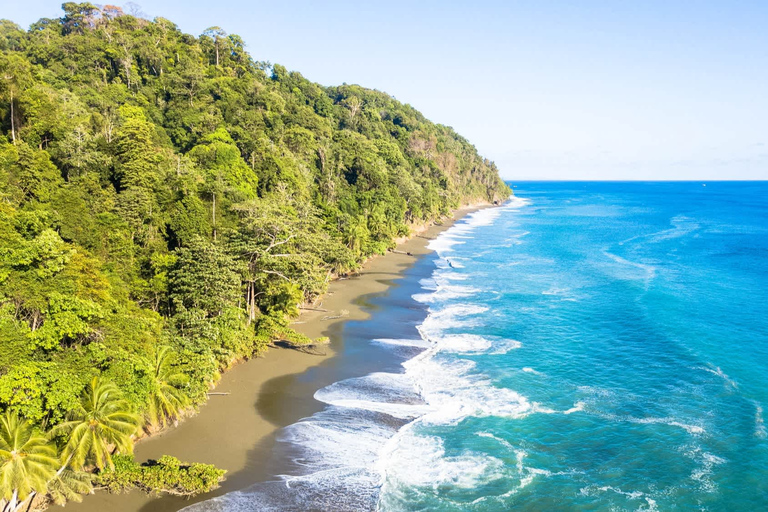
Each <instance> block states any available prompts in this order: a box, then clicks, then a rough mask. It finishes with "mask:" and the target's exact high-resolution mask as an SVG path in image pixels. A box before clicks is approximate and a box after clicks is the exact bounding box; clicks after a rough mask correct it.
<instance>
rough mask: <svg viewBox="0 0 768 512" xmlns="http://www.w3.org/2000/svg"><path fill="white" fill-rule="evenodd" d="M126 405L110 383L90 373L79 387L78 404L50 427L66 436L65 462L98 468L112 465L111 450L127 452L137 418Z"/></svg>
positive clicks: (77, 465) (77, 466)
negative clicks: (88, 377) (90, 376)
mask: <svg viewBox="0 0 768 512" xmlns="http://www.w3.org/2000/svg"><path fill="white" fill-rule="evenodd" d="M130 409H131V408H130V405H129V404H128V402H127V401H126V400H125V399H123V396H122V393H121V392H120V390H119V389H118V387H117V386H116V385H115V384H114V383H112V382H105V381H101V380H99V378H98V377H94V378H93V380H91V382H90V383H89V384H88V386H86V388H85V389H84V390H83V393H82V395H81V396H80V404H79V405H78V407H77V408H76V409H74V410H73V411H71V412H70V414H69V415H68V419H67V421H65V422H64V423H61V424H60V425H58V426H56V427H55V428H54V429H53V431H52V432H53V434H54V435H56V436H60V435H63V436H65V437H66V444H65V446H64V450H63V452H62V455H63V457H64V459H65V461H67V462H66V464H65V465H67V466H69V467H72V468H75V469H78V468H81V467H83V466H85V465H86V464H88V463H93V464H94V465H96V467H98V468H100V469H102V468H105V467H107V466H109V467H112V466H113V462H112V454H113V453H114V452H117V453H131V452H132V451H133V441H132V436H133V434H135V433H136V429H137V428H138V426H139V418H138V416H137V415H136V414H134V413H132V412H131V410H130Z"/></svg>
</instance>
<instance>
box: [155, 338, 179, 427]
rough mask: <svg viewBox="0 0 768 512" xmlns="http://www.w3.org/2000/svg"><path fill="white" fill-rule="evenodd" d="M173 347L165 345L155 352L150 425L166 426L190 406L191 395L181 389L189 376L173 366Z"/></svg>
mask: <svg viewBox="0 0 768 512" xmlns="http://www.w3.org/2000/svg"><path fill="white" fill-rule="evenodd" d="M173 363H174V357H173V351H172V349H171V347H168V346H163V347H160V348H159V349H157V351H156V352H155V359H154V366H153V374H152V377H153V381H154V382H153V389H152V395H151V396H150V402H149V408H148V409H147V412H146V420H147V423H149V424H150V425H160V426H161V427H165V426H166V424H167V422H168V421H175V420H176V418H178V417H179V415H180V414H181V412H182V411H183V410H184V409H185V408H186V407H187V406H189V397H187V395H185V394H184V392H183V391H182V390H181V389H179V386H181V385H183V384H185V383H186V381H187V379H188V377H187V376H186V375H185V374H184V373H182V372H180V371H178V370H177V369H176V368H174V367H173Z"/></svg>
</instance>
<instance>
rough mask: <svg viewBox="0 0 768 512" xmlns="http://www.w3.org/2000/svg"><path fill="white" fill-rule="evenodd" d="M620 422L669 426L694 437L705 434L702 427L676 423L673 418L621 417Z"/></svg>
mask: <svg viewBox="0 0 768 512" xmlns="http://www.w3.org/2000/svg"><path fill="white" fill-rule="evenodd" d="M619 419H621V420H622V421H628V422H630V423H639V424H651V425H655V424H661V425H669V426H671V427H679V428H682V429H683V430H685V431H686V432H688V433H689V434H694V435H701V434H704V433H706V430H705V429H704V427H701V426H699V425H691V424H689V423H683V422H681V421H678V420H676V419H674V418H634V417H632V416H623V417H619Z"/></svg>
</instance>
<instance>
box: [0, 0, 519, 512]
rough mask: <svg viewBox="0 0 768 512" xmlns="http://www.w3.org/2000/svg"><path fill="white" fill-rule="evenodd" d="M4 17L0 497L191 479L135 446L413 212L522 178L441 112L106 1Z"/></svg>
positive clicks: (70, 495)
mask: <svg viewBox="0 0 768 512" xmlns="http://www.w3.org/2000/svg"><path fill="white" fill-rule="evenodd" d="M62 7H63V15H62V16H61V17H59V18H41V19H40V20H39V21H37V22H36V23H34V24H32V25H31V26H30V27H29V28H28V29H26V30H25V29H23V28H21V27H19V26H18V25H16V24H15V23H13V22H11V21H9V20H0V493H1V495H0V499H2V500H3V501H2V502H0V507H4V510H10V511H13V510H18V509H20V508H21V507H22V506H26V505H27V504H28V503H30V501H32V500H35V499H38V500H43V501H45V500H48V501H55V502H58V503H62V502H65V501H67V500H72V499H75V500H77V499H80V497H81V495H82V494H83V493H86V492H89V491H90V490H91V489H92V488H93V486H102V487H107V488H109V489H113V490H121V489H125V488H130V487H139V488H142V489H145V490H150V491H165V492H172V493H176V494H192V493H195V492H201V491H204V490H208V489H210V488H213V487H214V486H215V485H216V484H217V482H218V481H219V480H220V479H221V478H223V473H224V472H223V471H222V470H218V469H216V468H214V467H212V466H208V465H201V464H197V465H196V464H187V463H183V462H180V461H178V460H176V459H173V458H172V457H167V458H163V459H161V460H159V461H156V462H154V463H153V464H151V465H146V464H145V465H139V464H137V463H136V462H135V461H133V459H132V458H131V456H130V454H131V449H132V445H133V442H134V440H135V439H136V438H137V437H140V436H141V435H145V434H151V433H153V432H155V431H158V430H161V429H163V428H167V427H169V426H171V425H173V424H174V423H176V422H177V421H179V419H181V418H182V417H183V416H184V415H187V414H190V413H192V412H194V410H195V408H196V406H198V405H200V404H201V403H203V402H204V401H205V400H206V396H207V393H208V392H209V391H210V390H211V388H212V387H213V386H214V385H215V383H216V382H217V379H218V378H219V376H220V375H221V373H222V372H223V371H224V370H226V369H227V368H228V367H230V366H231V365H232V364H234V363H235V362H237V361H239V360H241V359H244V358H250V357H253V356H256V355H261V354H263V353H264V352H265V351H266V350H267V349H268V347H269V346H270V345H271V344H273V343H274V342H277V341H280V342H284V343H287V344H293V345H300V344H306V343H318V342H321V341H322V340H310V339H308V338H307V337H306V336H303V335H301V334H299V333H297V332H296V331H294V330H293V329H292V328H291V326H290V323H291V320H292V319H293V318H295V317H296V316H297V315H298V313H299V308H300V307H303V306H306V305H308V304H311V303H312V302H313V301H315V300H316V299H317V298H318V297H319V296H321V295H322V293H323V292H324V290H325V289H326V286H327V285H328V283H329V281H330V280H332V279H334V278H335V277H338V276H342V275H346V274H349V273H353V272H355V270H356V269H357V268H358V267H359V265H361V263H362V262H364V261H365V260H366V259H367V258H369V257H371V256H372V255H375V254H382V253H384V252H386V251H387V250H389V249H391V248H393V247H394V245H395V240H397V239H399V238H402V237H406V236H408V235H409V234H410V233H411V232H412V231H413V230H414V228H416V227H419V226H423V225H426V224H430V223H434V222H439V221H440V220H441V219H442V218H444V216H446V215H447V214H449V213H450V212H451V211H452V210H454V209H456V208H457V207H459V206H461V205H466V204H480V203H493V202H496V201H501V200H503V199H505V198H507V197H508V196H509V195H510V189H509V187H508V186H507V185H506V184H504V183H503V182H502V181H501V179H500V178H499V176H498V171H497V169H496V166H495V165H494V164H493V163H492V162H490V161H488V160H486V159H484V158H482V157H481V156H479V155H478V153H477V151H476V149H475V148H474V147H473V146H472V145H471V144H470V143H469V142H468V141H467V140H465V139H464V138H462V137H461V136H460V135H458V134H457V133H455V132H454V130H453V129H451V128H450V127H447V126H442V125H439V124H435V123H432V122H430V121H429V120H427V119H425V118H424V116H422V115H421V114H420V113H419V112H418V111H417V110H415V109H414V108H413V107H411V106H409V105H407V104H403V103H400V102H398V101H396V100H395V99H394V98H392V97H391V96H389V95H387V94H385V93H383V92H379V91H377V90H373V89H366V88H363V87H360V86H357V85H346V84H344V85H341V86H334V87H326V86H322V85H319V84H316V83H313V82H311V81H310V80H308V79H306V78H304V77H303V76H302V75H301V74H299V73H298V72H292V71H288V70H287V69H286V68H285V67H283V66H280V65H278V64H270V63H269V62H266V61H259V60H255V59H254V58H252V57H251V55H250V54H249V53H248V52H247V51H246V44H245V41H243V39H242V38H240V37H239V36H237V35H234V34H227V33H226V32H225V31H224V30H223V29H221V28H219V27H211V28H210V29H208V30H206V31H205V32H204V33H203V34H202V35H200V36H199V37H194V36H192V35H188V34H184V33H183V32H182V31H180V30H179V28H178V27H177V26H176V25H175V24H174V23H173V22H171V21H169V20H167V19H163V18H156V19H154V20H152V21H150V20H146V19H143V18H141V17H136V16H131V15H128V14H125V13H124V12H123V11H122V10H121V9H120V8H118V7H114V6H103V7H96V6H94V5H92V4H89V3H79V4H78V3H71V2H69V3H65V4H63V6H62Z"/></svg>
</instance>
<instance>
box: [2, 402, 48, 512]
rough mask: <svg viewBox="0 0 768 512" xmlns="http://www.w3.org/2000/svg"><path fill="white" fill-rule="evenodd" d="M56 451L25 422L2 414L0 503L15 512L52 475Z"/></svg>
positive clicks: (16, 416) (13, 415)
mask: <svg viewBox="0 0 768 512" xmlns="http://www.w3.org/2000/svg"><path fill="white" fill-rule="evenodd" d="M57 467H58V459H57V458H56V448H55V447H54V446H53V444H51V443H50V442H49V441H48V439H47V438H46V437H45V436H44V435H42V434H41V433H40V432H39V431H38V430H37V429H36V428H34V427H33V426H32V425H31V424H30V423H29V422H27V421H25V420H23V419H22V418H20V417H19V416H18V415H16V414H15V413H12V412H10V411H6V412H5V414H4V415H3V416H1V417H0V502H3V501H4V502H5V503H3V505H4V506H3V508H2V510H3V512H15V511H17V510H19V509H21V507H22V506H24V504H25V502H26V501H27V500H28V499H31V498H34V496H35V494H37V493H41V492H42V493H45V492H46V490H47V487H48V482H49V481H50V480H51V479H52V478H53V477H54V476H55V475H56V468H57Z"/></svg>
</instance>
